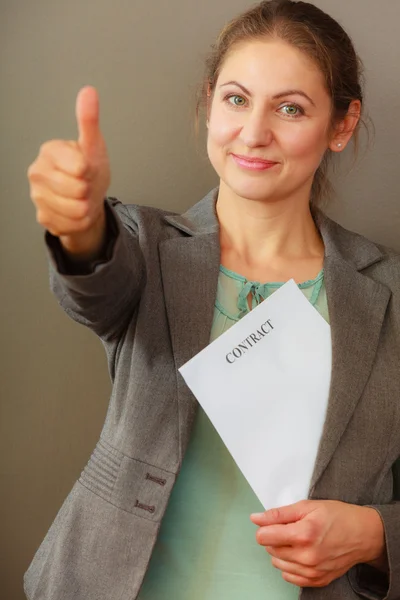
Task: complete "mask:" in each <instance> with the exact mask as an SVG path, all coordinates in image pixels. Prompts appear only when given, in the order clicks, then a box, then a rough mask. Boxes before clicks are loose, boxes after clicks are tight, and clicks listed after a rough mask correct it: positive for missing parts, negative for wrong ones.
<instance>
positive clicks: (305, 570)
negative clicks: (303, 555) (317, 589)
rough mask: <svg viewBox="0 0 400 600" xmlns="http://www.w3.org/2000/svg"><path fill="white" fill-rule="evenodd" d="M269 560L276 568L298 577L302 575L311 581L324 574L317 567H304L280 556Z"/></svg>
mask: <svg viewBox="0 0 400 600" xmlns="http://www.w3.org/2000/svg"><path fill="white" fill-rule="evenodd" d="M271 562H272V565H273V566H274V567H275V568H276V569H279V570H280V571H282V573H290V574H291V575H297V576H298V577H303V578H304V579H308V580H311V581H316V580H318V579H320V578H321V577H323V576H324V575H325V574H324V573H321V572H320V571H318V570H317V569H313V568H311V567H305V566H304V565H299V564H298V563H295V562H288V561H286V560H281V559H280V558H272V561H271Z"/></svg>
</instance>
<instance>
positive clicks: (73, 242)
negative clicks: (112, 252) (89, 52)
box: [28, 86, 111, 260]
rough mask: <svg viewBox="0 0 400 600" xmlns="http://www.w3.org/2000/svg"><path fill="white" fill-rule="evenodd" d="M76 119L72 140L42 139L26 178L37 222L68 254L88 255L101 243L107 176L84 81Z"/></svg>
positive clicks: (94, 97) (93, 103) (94, 102)
mask: <svg viewBox="0 0 400 600" xmlns="http://www.w3.org/2000/svg"><path fill="white" fill-rule="evenodd" d="M76 119H77V123H78V132H79V139H78V141H67V140H50V141H48V142H45V143H44V144H42V146H41V147H40V151H39V154H38V156H37V158H36V159H35V161H34V162H33V163H32V164H31V165H30V166H29V169H28V179H29V183H30V196H31V199H32V201H33V203H34V204H35V206H36V219H37V221H38V223H40V224H41V225H43V226H44V227H45V228H46V229H47V230H48V231H49V232H50V233H52V234H53V235H55V236H57V237H59V238H60V241H61V244H62V245H63V247H64V248H65V250H66V251H67V253H68V254H69V255H70V256H71V257H75V258H76V259H77V260H89V259H92V258H94V257H95V256H96V255H97V254H98V253H99V252H100V250H101V247H102V245H103V242H104V236H105V230H106V225H105V209H104V198H105V196H106V194H107V189H108V187H109V185H110V179H111V176H110V163H109V159H108V154H107V149H106V144H105V141H104V138H103V136H102V134H101V132H100V127H99V98H98V94H97V91H96V89H95V88H93V87H88V86H87V87H84V88H82V89H81V90H80V92H79V93H78V96H77V99H76Z"/></svg>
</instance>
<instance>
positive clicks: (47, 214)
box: [36, 209, 92, 237]
mask: <svg viewBox="0 0 400 600" xmlns="http://www.w3.org/2000/svg"><path fill="white" fill-rule="evenodd" d="M36 220H37V222H38V223H40V225H42V226H43V227H45V229H47V231H49V232H50V233H52V234H53V235H55V236H58V237H59V236H61V235H73V234H76V233H83V232H85V231H87V230H88V229H89V227H90V225H91V223H92V219H91V218H90V217H84V218H83V219H68V218H66V217H64V216H61V215H58V214H57V213H54V212H51V211H49V210H43V209H39V210H38V211H37V213H36Z"/></svg>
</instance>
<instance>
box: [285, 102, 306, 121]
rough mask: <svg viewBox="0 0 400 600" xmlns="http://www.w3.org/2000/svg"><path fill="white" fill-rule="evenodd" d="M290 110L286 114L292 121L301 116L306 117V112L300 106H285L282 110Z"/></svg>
mask: <svg viewBox="0 0 400 600" xmlns="http://www.w3.org/2000/svg"><path fill="white" fill-rule="evenodd" d="M283 109H288V112H285V114H286V115H287V116H288V117H291V118H292V119H296V118H298V117H300V116H301V115H304V110H303V109H302V108H301V106H299V105H298V104H285V106H281V108H280V110H283Z"/></svg>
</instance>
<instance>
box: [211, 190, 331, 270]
mask: <svg viewBox="0 0 400 600" xmlns="http://www.w3.org/2000/svg"><path fill="white" fill-rule="evenodd" d="M216 211H217V216H218V220H219V224H220V243H221V249H222V250H223V251H225V252H229V253H230V254H234V255H237V256H238V257H240V258H241V260H242V261H243V262H246V263H248V264H249V265H257V264H263V263H264V264H265V262H266V261H271V260H275V259H280V260H285V261H286V260H290V261H293V260H296V259H300V260H304V259H308V258H309V259H315V258H317V257H322V256H323V253H324V244H323V242H322V239H321V237H320V234H319V231H318V229H317V227H316V225H315V223H314V219H313V217H312V214H311V210H310V203H309V192H308V194H303V195H302V196H301V195H300V194H299V195H298V196H296V197H291V198H288V199H282V200H279V201H275V202H271V201H265V200H248V199H246V198H242V197H240V196H238V195H237V194H235V193H234V192H233V191H232V190H231V189H230V188H228V187H227V186H225V184H224V183H223V182H222V181H221V183H220V188H219V193H218V200H217V204H216Z"/></svg>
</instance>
